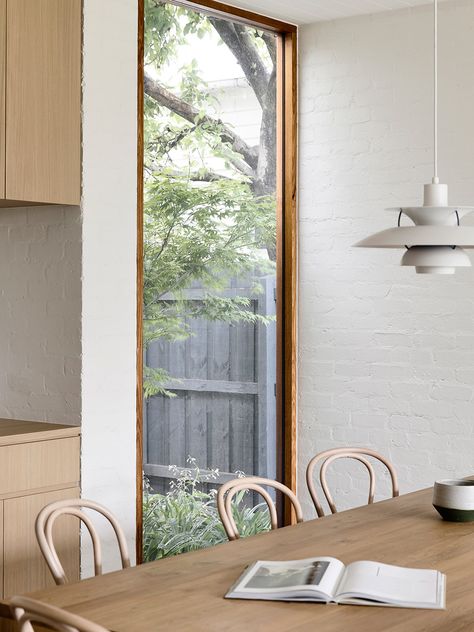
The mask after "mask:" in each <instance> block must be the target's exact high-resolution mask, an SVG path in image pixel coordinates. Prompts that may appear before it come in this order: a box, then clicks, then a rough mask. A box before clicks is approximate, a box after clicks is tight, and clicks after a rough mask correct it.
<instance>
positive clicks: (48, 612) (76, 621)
mask: <svg viewBox="0 0 474 632" xmlns="http://www.w3.org/2000/svg"><path fill="white" fill-rule="evenodd" d="M10 608H11V610H12V613H13V616H14V618H15V621H16V622H17V623H18V630H19V632H34V630H35V626H33V624H38V625H40V626H46V627H47V629H48V630H56V632H109V630H107V629H106V628H103V627H102V626H101V625H98V624H97V623H92V621H87V619H84V618H83V617H80V616H78V615H77V614H72V613H71V612H67V611H66V610H61V608H57V607H56V606H50V605H49V604H46V603H43V602H41V601H37V600H36V599H30V598H29V597H12V599H11V601H10ZM42 629H43V627H42Z"/></svg>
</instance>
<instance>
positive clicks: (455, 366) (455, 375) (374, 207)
mask: <svg viewBox="0 0 474 632" xmlns="http://www.w3.org/2000/svg"><path fill="white" fill-rule="evenodd" d="M431 11H432V8H431V7H430V6H423V7H419V8H416V9H412V10H410V9H408V10H402V11H394V12H385V13H379V14H376V15H373V16H362V17H357V18H350V19H345V20H338V21H333V22H324V23H319V24H315V25H308V26H304V27H303V28H302V29H301V32H300V190H299V196H300V219H299V239H300V267H299V309H300V315H299V421H298V424H299V427H298V430H299V432H298V450H299V464H300V472H299V485H300V492H301V494H302V497H303V498H304V506H305V511H306V514H307V516H310V515H313V511H312V508H311V505H310V503H309V499H308V496H307V495H305V493H304V489H305V483H304V468H305V466H306V463H307V462H308V460H309V458H310V457H311V456H312V455H313V454H315V453H316V452H318V451H320V450H323V449H326V448H330V447H336V446H346V445H363V446H369V447H372V448H374V449H377V450H379V451H381V452H382V453H384V454H385V455H387V456H388V457H389V458H390V459H391V460H392V461H393V462H394V464H395V465H396V468H397V470H398V473H399V476H400V484H401V489H402V492H407V491H410V490H414V489H417V488H422V487H424V486H427V485H431V484H432V482H433V480H434V479H437V478H446V477H453V476H460V475H466V474H472V473H473V471H474V414H473V413H474V402H473V393H474V391H473V385H474V271H473V270H472V269H465V270H462V271H459V272H457V273H456V275H455V276H454V277H435V276H424V275H418V276H417V275H416V274H415V273H414V270H413V269H411V268H402V267H400V266H399V261H400V258H401V256H402V254H403V252H402V251H399V250H364V249H355V248H352V247H351V246H352V244H354V243H355V242H356V241H358V240H359V239H361V238H362V237H364V236H367V235H369V234H371V233H373V232H376V231H378V230H382V229H384V228H389V227H391V226H394V225H396V219H397V217H396V215H393V214H389V213H387V212H384V208H386V207H392V206H397V205H401V204H404V205H407V204H409V203H411V204H421V201H422V193H423V190H422V185H423V184H424V183H426V182H429V181H430V180H431V177H432V149H433V141H432V120H433V119H432V57H431V56H432V48H431V46H432V39H431V38H432V30H431V29H432V13H431ZM439 29H440V33H439V37H440V70H439V73H440V74H439V81H440V99H439V102H440V176H441V181H442V182H447V183H448V184H449V185H450V200H451V201H452V202H455V203H459V204H466V205H469V204H470V205H474V143H473V142H472V138H473V136H474V118H473V117H472V102H473V97H474V82H473V81H472V78H473V77H474V40H473V39H472V33H473V32H474V3H473V2H471V0H453V1H452V2H445V3H441V5H440V26H439ZM454 34H455V36H454ZM467 223H471V224H472V220H471V221H470V222H469V220H468V221H467ZM382 480H383V483H382V486H381V487H380V492H381V493H384V492H386V490H387V487H388V486H387V480H386V478H383V477H382ZM332 483H333V485H334V488H335V490H336V496H337V498H338V499H339V501H340V506H341V507H348V506H350V505H353V504H357V503H361V502H364V498H365V496H366V485H367V483H366V479H365V478H364V474H363V469H362V466H360V465H359V466H358V467H357V466H355V465H354V466H351V467H347V468H344V467H335V470H334V472H333V475H332Z"/></svg>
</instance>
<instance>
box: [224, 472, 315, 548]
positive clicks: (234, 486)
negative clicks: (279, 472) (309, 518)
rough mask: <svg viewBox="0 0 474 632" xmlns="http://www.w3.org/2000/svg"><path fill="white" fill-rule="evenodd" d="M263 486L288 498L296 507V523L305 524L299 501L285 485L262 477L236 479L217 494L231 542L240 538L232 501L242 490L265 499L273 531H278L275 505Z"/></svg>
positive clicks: (228, 482) (226, 484)
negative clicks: (249, 491)
mask: <svg viewBox="0 0 474 632" xmlns="http://www.w3.org/2000/svg"><path fill="white" fill-rule="evenodd" d="M262 485H265V486H266V487H272V488H273V489H276V490H277V491H280V492H282V494H284V495H285V496H287V497H288V498H289V499H290V502H291V504H292V505H293V507H294V510H295V514H296V521H297V522H303V512H302V509H301V505H300V503H299V501H298V499H297V498H296V496H295V494H294V493H293V492H292V491H291V489H289V488H288V487H287V486H286V485H283V483H279V482H278V481H274V480H271V479H269V478H261V477H260V476H246V477H244V478H234V479H232V480H231V481H227V483H224V484H223V485H222V486H221V487H220V488H219V490H218V492H217V509H218V511H219V516H220V518H221V520H222V524H223V525H224V529H225V532H226V534H227V537H228V538H229V540H237V539H238V538H239V537H240V534H239V532H238V529H237V525H236V524H235V520H234V517H233V515H232V500H233V498H234V497H235V495H236V494H237V493H238V492H240V491H242V490H252V491H254V492H257V493H258V494H260V496H262V497H263V499H264V501H265V502H266V503H267V506H268V511H269V512H270V523H271V527H272V529H278V516H277V512H276V508H275V504H274V503H273V500H272V497H271V496H270V494H269V493H268V491H267V490H266V489H265V488H264V487H262Z"/></svg>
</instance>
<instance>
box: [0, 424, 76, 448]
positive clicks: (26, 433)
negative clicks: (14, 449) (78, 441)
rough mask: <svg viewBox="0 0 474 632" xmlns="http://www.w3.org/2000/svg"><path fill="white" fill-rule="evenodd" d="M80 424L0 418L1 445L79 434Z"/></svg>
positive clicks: (62, 437)
mask: <svg viewBox="0 0 474 632" xmlns="http://www.w3.org/2000/svg"><path fill="white" fill-rule="evenodd" d="M80 432H81V429H80V427H79V426H66V425H64V424H53V423H49V422H45V421H23V420H20V419H0V446H2V445H13V444H16V443H30V442H33V441H47V440H50V439H64V438H68V437H77V436H79V434H80Z"/></svg>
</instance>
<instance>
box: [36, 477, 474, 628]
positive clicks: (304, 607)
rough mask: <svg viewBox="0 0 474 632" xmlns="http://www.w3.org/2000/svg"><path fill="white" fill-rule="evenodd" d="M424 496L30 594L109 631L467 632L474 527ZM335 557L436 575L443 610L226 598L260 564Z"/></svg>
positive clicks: (471, 615)
mask: <svg viewBox="0 0 474 632" xmlns="http://www.w3.org/2000/svg"><path fill="white" fill-rule="evenodd" d="M431 496H432V490H431V489H427V490H423V491H419V492H415V493H411V494H407V495H404V496H401V497H399V498H394V499H390V500H386V501H382V502H378V503H375V504H373V505H369V506H364V507H360V508H357V509H352V510H349V511H344V512H341V513H338V514H336V515H334V516H327V517H325V518H318V519H316V520H309V521H307V522H304V523H301V524H299V525H295V526H291V527H285V528H282V529H278V530H276V531H272V532H270V533H265V534H260V535H256V536H253V537H250V538H245V539H241V540H236V541H235V542H226V543H223V544H220V545H218V546H214V547H212V548H209V549H203V550H200V551H195V552H192V553H186V554H183V555H179V556H177V557H171V558H167V559H163V560H158V561H156V562H150V563H148V564H142V565H141V566H136V567H134V568H130V569H127V570H121V571H117V572H113V573H109V574H106V575H102V576H100V577H95V578H92V579H87V580H83V581H81V582H77V583H73V584H69V585H66V586H60V587H56V588H52V589H49V590H46V591H42V592H38V593H35V594H34V595H33V596H34V597H35V598H37V599H41V600H42V601H45V602H47V603H50V604H54V605H56V606H60V607H63V608H66V609H67V610H70V611H71V612H75V613H78V614H80V615H83V616H84V617H87V618H89V619H91V620H92V621H95V622H97V623H100V624H102V625H103V626H104V627H106V628H107V629H109V630H112V631H113V632H155V631H156V632H160V630H166V631H168V630H173V631H174V630H175V631H177V632H186V631H193V632H217V631H219V632H224V631H226V632H232V631H236V632H237V631H238V632H264V631H267V630H268V631H270V630H271V632H287V631H298V632H299V631H303V630H308V631H309V630H311V631H313V630H314V632H342V631H347V632H381V631H387V632H389V631H390V632H421V631H423V632H429V631H431V630H436V631H440V632H441V631H442V632H460V631H466V632H474V523H452V522H451V523H450V522H444V521H443V520H441V519H440V517H439V516H438V514H437V513H436V511H435V510H434V509H433V507H432V505H431ZM316 556H334V557H337V558H339V559H340V560H342V561H343V562H344V563H349V562H353V561H355V560H375V561H379V562H385V563H388V564H396V565H400V566H409V567H418V568H434V569H437V570H439V571H442V572H443V573H445V574H446V575H447V608H446V610H415V609H402V608H385V607H369V606H342V605H325V604H317V603H301V602H300V603H289V602H275V601H247V600H245V601H241V600H230V599H224V595H225V593H226V591H227V590H228V588H229V587H230V586H231V584H233V583H234V582H235V580H236V579H237V578H238V577H239V575H240V574H241V573H242V571H243V570H244V569H245V567H246V566H247V565H248V564H250V563H252V562H253V561H255V560H257V559H259V560H293V559H302V558H307V557H316Z"/></svg>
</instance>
